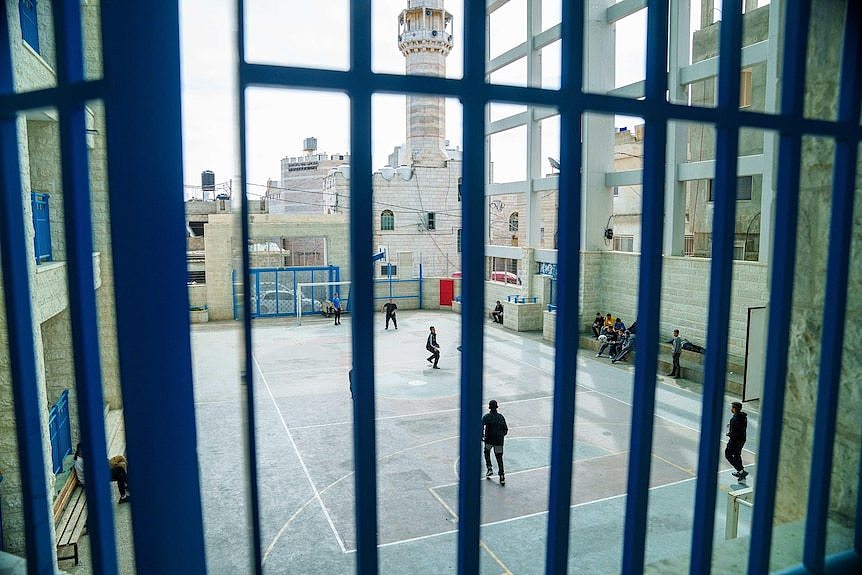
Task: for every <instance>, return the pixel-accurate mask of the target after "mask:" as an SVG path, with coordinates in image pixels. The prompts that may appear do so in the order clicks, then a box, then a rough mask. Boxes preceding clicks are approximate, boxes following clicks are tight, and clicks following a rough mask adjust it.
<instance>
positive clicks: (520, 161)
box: [180, 0, 645, 193]
mask: <svg viewBox="0 0 862 575" xmlns="http://www.w3.org/2000/svg"><path fill="white" fill-rule="evenodd" d="M234 4H235V0H182V1H181V2H180V19H181V31H182V38H181V49H182V75H183V132H184V133H183V141H184V160H185V162H184V169H185V181H186V183H187V184H190V185H199V184H200V172H201V171H203V170H213V171H214V172H215V173H216V182H222V181H225V180H228V179H230V178H232V177H235V176H236V175H237V174H238V172H239V166H238V162H237V158H238V152H237V149H238V145H237V141H236V140H237V129H236V126H237V122H236V104H235V97H234V95H235V93H236V88H235V81H236V77H235V68H236V65H235V58H236V55H235V37H236V33H235V29H236V18H235V14H234V11H235V8H234ZM348 4H349V2H348V0H324V1H312V0H305V1H297V0H247V1H246V43H247V46H246V58H247V59H248V60H249V61H253V62H261V63H273V64H283V65H302V66H314V67H321V68H331V69H347V67H348V65H349V52H348V43H349V27H348V19H349V14H348ZM371 4H372V27H373V31H372V41H373V47H372V58H373V65H374V69H375V71H377V72H386V73H397V74H403V73H404V57H403V56H402V55H401V53H400V52H399V51H398V46H397V33H398V32H397V30H398V28H397V20H398V15H399V14H400V12H401V10H403V9H404V8H405V7H406V5H407V0H372V2H371ZM445 6H446V9H447V10H448V11H449V12H451V13H452V15H453V19H454V44H455V46H454V48H453V50H452V53H451V54H450V55H449V57H448V58H447V61H446V63H447V76H449V77H456V78H457V77H460V76H461V74H462V61H463V38H464V34H463V1H462V0H447V1H446V2H445ZM559 13H560V0H543V25H544V26H545V27H548V26H551V25H553V24H554V23H556V22H558V21H559V18H560V16H559ZM525 14H526V2H525V0H513V1H512V2H510V4H509V5H507V6H505V7H503V8H502V9H500V10H499V11H498V12H496V13H495V14H494V15H493V17H492V21H491V30H492V33H491V56H492V57H493V56H495V55H497V54H499V53H502V52H503V51H505V50H506V49H508V48H510V47H512V46H515V45H517V44H518V43H520V42H523V41H524V40H525V39H526V29H525ZM644 16H645V13H644V12H641V13H640V14H638V15H635V16H633V17H630V18H626V19H625V20H624V21H621V22H620V23H618V25H617V54H616V63H615V64H616V85H618V86H619V85H624V84H628V83H630V82H633V81H636V80H639V79H642V78H643V77H644V49H645V18H644ZM558 44H559V43H557V45H555V46H553V47H549V48H548V49H546V50H544V51H543V67H544V74H543V76H544V77H543V85H544V86H545V87H556V86H558V85H559V46H558ZM525 74H526V70H525V66H523V65H513V66H510V67H507V69H505V70H503V71H501V72H499V73H497V74H495V75H494V77H493V81H495V82H500V83H516V84H523V83H524V82H523V80H522V78H523V77H524V76H525ZM246 102H247V122H248V124H247V126H248V143H247V146H248V172H249V184H261V185H262V184H265V183H266V180H267V178H273V179H279V178H280V160H281V158H283V157H284V156H296V155H300V154H301V153H302V149H301V148H302V141H303V139H304V138H307V137H311V136H313V137H316V138H317V141H318V150H319V151H321V152H328V153H348V152H349V121H348V120H349V115H348V100H347V97H346V96H345V95H344V94H340V93H320V92H303V91H296V90H282V89H259V88H255V89H251V90H249V92H248V93H247V99H246ZM372 106H373V109H372V126H373V143H372V146H373V150H372V165H373V166H374V168H380V167H382V166H383V165H384V164H385V163H386V159H387V156H388V155H389V154H390V153H391V152H392V149H393V148H394V146H396V145H398V144H401V143H403V142H404V139H405V110H404V98H403V97H402V96H393V95H378V96H375V98H374V100H373V104H372ZM517 108H518V107H516V106H505V107H504V106H495V107H494V108H493V109H492V111H491V114H492V119H493V118H496V117H500V116H502V115H505V114H506V113H511V112H512V111H513V110H516V109H517ZM635 123H638V120H637V119H631V118H617V122H616V124H617V125H620V126H632V125H634V124H635ZM446 131H447V138H448V139H449V140H450V142H451V145H452V146H453V147H455V146H460V144H461V110H460V104H459V103H458V102H457V101H456V100H447V117H446ZM525 133H526V131H525V130H524V129H523V128H521V129H520V130H511V131H510V132H507V133H505V134H501V135H498V136H495V137H494V138H492V141H491V146H492V161H494V163H495V168H494V173H495V181H511V180H518V179H523V174H524V165H525V160H524V151H525V142H524V139H525V136H524V135H525ZM558 139H559V129H558V122H555V121H546V122H544V123H543V140H544V142H543V150H542V157H543V158H545V157H546V156H549V155H550V156H553V157H559V156H558V153H559V143H558ZM543 171H549V167H548V166H545V168H544V169H543ZM260 192H261V193H262V192H263V188H260Z"/></svg>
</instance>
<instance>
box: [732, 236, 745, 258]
mask: <svg viewBox="0 0 862 575" xmlns="http://www.w3.org/2000/svg"><path fill="white" fill-rule="evenodd" d="M733 259H735V260H744V259H745V240H736V241H735V242H733Z"/></svg>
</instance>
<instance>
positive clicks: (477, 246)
mask: <svg viewBox="0 0 862 575" xmlns="http://www.w3.org/2000/svg"><path fill="white" fill-rule="evenodd" d="M485 56H486V55H485V2H465V3H464V80H463V88H464V91H463V92H462V96H461V104H462V106H463V108H464V132H463V134H464V135H463V138H464V163H463V166H464V174H463V184H464V186H463V190H464V192H463V194H462V196H461V198H462V202H461V221H462V223H463V228H462V232H461V238H462V248H463V251H462V253H461V269H462V270H464V274H463V279H462V280H461V304H462V308H461V346H462V352H463V353H461V408H460V425H459V434H460V437H459V441H458V453H459V455H460V457H461V461H460V466H459V469H460V477H461V484H460V486H459V488H458V573H459V574H460V575H467V574H472V573H478V572H479V520H480V517H481V493H482V492H481V478H480V476H479V474H478V473H477V472H476V470H478V469H480V468H481V458H480V443H479V438H481V437H482V375H483V374H482V358H483V352H482V348H483V337H482V334H483V330H484V327H485V321H484V315H485V314H484V307H485V304H484V298H485V291H484V290H485V282H484V277H482V270H483V269H484V268H485V266H484V264H483V262H484V259H485V241H484V237H483V236H484V228H485V223H484V222H485V208H484V203H485V106H486V104H487V100H486V90H485Z"/></svg>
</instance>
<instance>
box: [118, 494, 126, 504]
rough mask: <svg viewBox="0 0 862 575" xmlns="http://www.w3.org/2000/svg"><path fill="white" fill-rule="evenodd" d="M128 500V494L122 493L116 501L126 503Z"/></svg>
mask: <svg viewBox="0 0 862 575" xmlns="http://www.w3.org/2000/svg"><path fill="white" fill-rule="evenodd" d="M128 502H129V496H128V495H123V496H122V497H120V500H119V501H117V503H128Z"/></svg>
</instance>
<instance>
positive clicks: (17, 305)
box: [0, 2, 56, 575]
mask: <svg viewBox="0 0 862 575" xmlns="http://www.w3.org/2000/svg"><path fill="white" fill-rule="evenodd" d="M8 6H9V3H8V2H0V95H2V96H6V95H11V94H13V93H14V92H15V87H14V85H13V75H12V53H11V46H12V39H11V38H10V37H9V26H8V14H7V7H8ZM15 41H16V42H17V39H16V40H15ZM22 193H23V189H22V186H21V171H20V164H19V157H18V131H17V125H16V118H15V115H14V114H8V115H5V114H3V115H0V264H2V270H3V286H4V287H3V289H4V292H5V293H4V297H5V303H6V327H7V331H8V334H9V364H10V373H11V376H12V393H13V398H14V404H15V405H14V409H15V422H16V423H15V429H16V432H17V439H18V459H19V463H20V470H21V491H22V494H23V507H24V536H25V538H26V549H27V557H28V561H27V571H28V573H30V574H31V575H35V574H40V575H41V574H44V575H48V574H50V575H53V573H54V558H55V557H56V554H55V551H54V543H53V540H52V538H51V521H52V517H51V510H50V508H49V505H48V502H49V500H50V497H49V495H48V489H47V484H46V481H47V480H46V473H45V461H44V456H43V454H42V422H41V414H42V409H44V408H43V406H42V400H41V399H40V398H39V391H38V388H37V386H36V385H34V382H38V381H39V379H38V377H37V375H36V358H35V355H34V350H33V317H32V315H31V310H30V284H29V281H30V279H29V278H30V275H29V272H28V269H27V258H28V255H27V240H26V238H27V237H28V233H27V232H25V231H24V230H25V228H24V210H23V205H22V199H21V198H22Z"/></svg>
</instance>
